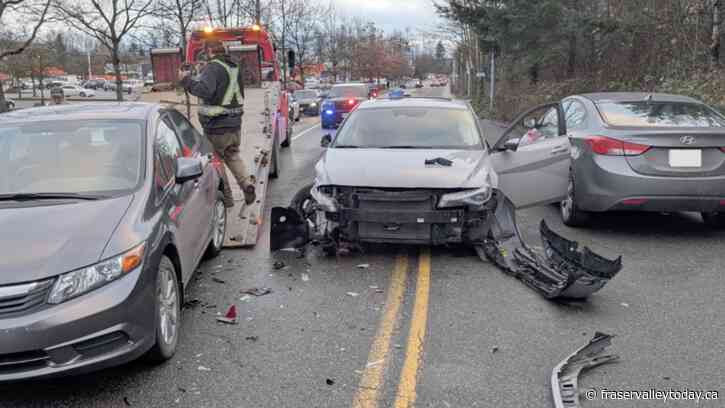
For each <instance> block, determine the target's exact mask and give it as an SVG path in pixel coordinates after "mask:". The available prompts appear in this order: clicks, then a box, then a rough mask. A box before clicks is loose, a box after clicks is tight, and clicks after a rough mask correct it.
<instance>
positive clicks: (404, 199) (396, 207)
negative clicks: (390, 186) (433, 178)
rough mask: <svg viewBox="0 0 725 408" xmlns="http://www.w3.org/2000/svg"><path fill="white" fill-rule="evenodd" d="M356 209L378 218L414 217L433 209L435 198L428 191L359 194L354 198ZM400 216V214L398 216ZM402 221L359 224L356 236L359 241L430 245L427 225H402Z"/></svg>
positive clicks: (404, 223)
mask: <svg viewBox="0 0 725 408" xmlns="http://www.w3.org/2000/svg"><path fill="white" fill-rule="evenodd" d="M355 199H356V200H355V201H357V208H358V209H359V210H362V211H370V212H372V213H377V214H380V215H384V214H386V213H387V214H390V215H392V214H393V213H399V214H400V213H407V214H410V215H411V216H413V217H416V218H417V216H418V214H421V213H423V212H427V211H431V210H433V209H434V208H435V201H436V200H435V196H434V195H433V194H431V193H430V192H429V191H414V190H412V191H404V192H389V191H369V192H363V191H358V192H357V193H356V194H355ZM400 215H402V214H400ZM400 218H402V217H390V219H389V220H387V221H385V220H383V219H380V220H378V222H359V223H358V236H359V238H360V240H361V241H377V242H410V243H415V242H422V243H425V242H429V241H430V239H431V225H430V224H429V223H426V222H405V221H403V220H401V219H400Z"/></svg>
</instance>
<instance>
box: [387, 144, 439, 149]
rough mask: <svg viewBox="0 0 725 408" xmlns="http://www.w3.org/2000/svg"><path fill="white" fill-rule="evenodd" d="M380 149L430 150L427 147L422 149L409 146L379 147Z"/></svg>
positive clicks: (421, 147)
mask: <svg viewBox="0 0 725 408" xmlns="http://www.w3.org/2000/svg"><path fill="white" fill-rule="evenodd" d="M380 148H381V149H430V148H429V147H423V146H411V145H401V146H380Z"/></svg>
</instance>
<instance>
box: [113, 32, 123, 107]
mask: <svg viewBox="0 0 725 408" xmlns="http://www.w3.org/2000/svg"><path fill="white" fill-rule="evenodd" d="M111 62H112V63H113V73H114V74H115V75H116V100H117V101H119V102H123V81H122V80H121V60H120V59H119V58H118V42H116V43H114V44H113V49H112V50H111Z"/></svg>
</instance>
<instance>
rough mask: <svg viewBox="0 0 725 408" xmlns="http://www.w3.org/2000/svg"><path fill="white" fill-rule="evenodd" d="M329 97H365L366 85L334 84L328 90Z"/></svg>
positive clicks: (366, 93)
mask: <svg viewBox="0 0 725 408" xmlns="http://www.w3.org/2000/svg"><path fill="white" fill-rule="evenodd" d="M329 96H330V97H331V98H367V96H368V87H367V86H365V85H344V86H334V87H332V89H331V90H330V95H329Z"/></svg>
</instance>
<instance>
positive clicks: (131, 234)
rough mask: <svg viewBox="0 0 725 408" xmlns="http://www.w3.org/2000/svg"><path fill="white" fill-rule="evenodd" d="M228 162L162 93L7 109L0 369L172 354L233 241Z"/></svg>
mask: <svg viewBox="0 0 725 408" xmlns="http://www.w3.org/2000/svg"><path fill="white" fill-rule="evenodd" d="M221 168H222V167H220V162H219V161H218V160H217V159H216V157H214V156H213V155H212V154H211V150H210V147H209V146H208V144H207V143H206V142H205V141H204V139H203V138H202V137H201V135H200V134H199V133H198V132H197V131H196V130H195V129H194V127H193V126H192V125H191V124H190V123H189V122H188V121H187V120H186V119H185V118H184V117H183V116H182V115H181V114H180V113H179V112H177V111H175V110H171V109H165V108H163V107H162V106H160V105H156V104H142V103H126V104H119V103H109V104H95V105H67V106H57V107H48V108H35V109H27V110H22V111H17V112H13V113H6V114H2V115H0V259H1V260H2V261H0V333H1V334H0V381H17V380H23V379H29V378H40V377H54V376H60V375H67V374H77V373H83V372H88V371H92V370H96V369H100V368H104V367H109V366H112V365H117V364H121V363H124V362H127V361H130V360H133V359H136V358H138V357H140V356H145V357H147V358H149V359H150V360H153V361H164V360H167V359H169V358H171V357H172V356H173V355H174V352H175V350H176V348H177V343H178V341H179V331H180V328H181V322H180V306H181V303H182V301H183V293H184V288H185V287H186V285H187V283H188V282H189V280H190V278H191V276H192V274H193V272H194V270H195V269H196V267H197V265H198V263H199V262H200V260H201V259H202V258H204V257H205V256H206V257H214V256H216V255H217V254H219V252H220V251H221V248H222V244H223V241H224V234H225V229H226V211H225V208H224V204H223V200H222V181H221V178H220V173H219V171H220V169H221Z"/></svg>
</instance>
